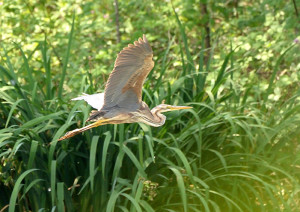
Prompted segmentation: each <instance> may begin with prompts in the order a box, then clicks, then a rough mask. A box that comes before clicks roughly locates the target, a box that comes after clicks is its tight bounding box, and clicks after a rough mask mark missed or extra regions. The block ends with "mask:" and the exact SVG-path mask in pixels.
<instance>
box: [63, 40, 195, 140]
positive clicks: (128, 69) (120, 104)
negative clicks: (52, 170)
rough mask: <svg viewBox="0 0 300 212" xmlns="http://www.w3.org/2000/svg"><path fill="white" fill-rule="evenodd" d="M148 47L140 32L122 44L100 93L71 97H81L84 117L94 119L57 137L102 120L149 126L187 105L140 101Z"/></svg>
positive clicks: (148, 61)
mask: <svg viewBox="0 0 300 212" xmlns="http://www.w3.org/2000/svg"><path fill="white" fill-rule="evenodd" d="M152 58H153V52H152V48H151V46H150V45H149V43H148V40H147V39H146V36H145V35H143V39H141V38H139V39H138V41H135V42H134V45H133V44H129V45H128V47H125V48H124V49H123V50H122V51H121V52H120V53H119V54H118V56H117V59H116V61H115V65H114V69H113V71H112V73H111V74H110V76H109V78H108V81H107V84H106V87H105V90H104V93H99V94H92V95H87V94H85V95H83V96H80V97H77V98H74V99H72V100H85V101H86V102H87V103H88V104H90V105H91V106H92V107H93V108H95V109H97V110H94V111H92V112H91V114H90V117H89V118H88V119H87V120H86V121H91V122H94V123H92V124H90V125H87V126H85V127H82V128H79V129H75V130H72V131H69V132H67V133H66V134H65V135H64V136H62V137H61V138H60V139H59V141H61V140H64V139H67V138H70V137H73V136H74V135H77V134H79V133H81V132H84V131H86V130H88V129H91V128H94V127H98V126H100V125H105V124H121V123H134V122H142V123H145V124H148V125H150V126H153V127H159V126H162V125H163V124H164V123H165V120H166V116H164V115H163V114H162V113H163V112H167V111H172V110H182V109H189V108H192V107H188V106H173V105H167V104H160V105H158V106H156V107H154V108H153V109H152V110H150V109H149V107H148V105H147V104H146V103H145V102H143V101H142V87H143V84H144V81H145V79H146V77H147V75H148V74H149V72H150V71H151V70H152V68H153V66H154V61H153V60H152Z"/></svg>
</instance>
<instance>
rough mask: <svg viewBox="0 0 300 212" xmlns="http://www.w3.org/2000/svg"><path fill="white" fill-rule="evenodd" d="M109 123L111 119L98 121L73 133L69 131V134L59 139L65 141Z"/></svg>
mask: <svg viewBox="0 0 300 212" xmlns="http://www.w3.org/2000/svg"><path fill="white" fill-rule="evenodd" d="M107 121H109V119H102V120H98V121H96V122H95V123H93V124H90V125H87V126H85V127H82V128H79V129H75V130H72V131H69V132H67V133H66V134H65V135H64V136H62V137H61V138H60V139H58V140H59V141H62V140H65V139H67V138H71V137H73V136H75V135H77V134H79V133H81V132H84V131H86V130H88V129H91V128H94V127H98V126H100V125H105V124H107Z"/></svg>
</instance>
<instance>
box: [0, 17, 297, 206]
mask: <svg viewBox="0 0 300 212" xmlns="http://www.w3.org/2000/svg"><path fill="white" fill-rule="evenodd" d="M175 14H176V13H175ZM176 20H177V23H178V28H179V30H180V35H178V37H174V38H172V39H171V41H170V43H169V44H168V47H167V48H166V50H165V51H164V52H162V53H161V55H162V56H161V57H158V59H157V61H156V62H157V63H156V66H155V69H154V70H153V71H152V73H155V72H157V73H158V74H159V77H158V80H157V79H156V78H155V75H154V74H150V75H149V77H148V79H147V81H146V82H145V86H144V100H145V101H146V102H147V103H148V104H149V106H150V107H154V106H155V105H157V104H160V103H161V102H162V101H163V100H166V103H168V104H176V105H191V106H193V109H192V110H186V111H183V112H173V113H169V114H167V121H166V123H165V125H163V126H162V127H159V128H152V127H149V126H146V125H144V124H122V125H104V126H101V127H98V128H96V129H92V130H90V131H87V132H85V133H83V134H81V135H77V136H75V137H73V138H71V139H69V140H66V141H62V142H58V141H57V139H58V138H59V137H60V136H62V135H63V134H64V133H65V132H66V131H67V130H70V129H75V128H77V127H82V126H84V125H85V120H86V118H87V117H88V114H89V111H90V108H89V106H87V105H86V104H85V103H83V102H77V103H74V102H71V101H69V99H71V98H72V97H74V96H76V95H79V93H80V92H79V91H73V92H72V93H67V92H66V91H64V90H63V84H68V80H69V78H71V76H69V74H68V71H69V70H68V68H67V67H68V66H67V62H68V61H69V60H72V55H71V54H70V53H69V52H70V48H72V47H71V44H72V43H73V39H74V38H73V36H72V35H73V33H75V32H74V31H73V30H74V29H73V26H74V17H73V24H72V27H71V28H72V29H71V32H70V34H69V41H68V44H69V45H68V47H67V51H66V54H65V57H64V58H63V61H64V66H63V69H62V72H61V74H59V75H58V76H56V77H54V76H53V73H52V72H51V66H50V64H51V57H50V55H48V51H47V49H48V48H50V47H49V46H48V44H47V42H46V41H45V42H40V43H39V46H38V48H36V49H34V50H33V52H32V54H33V53H34V52H35V51H40V52H41V55H42V58H41V61H42V62H43V67H44V70H45V74H46V75H45V78H41V77H40V76H41V75H42V74H43V73H42V71H41V70H39V71H35V73H34V72H33V71H32V68H31V60H30V56H26V55H25V54H24V52H23V51H22V47H21V46H19V45H16V48H18V49H19V50H20V60H23V62H22V63H23V64H22V67H21V68H20V70H16V69H15V67H14V64H12V63H11V62H10V61H11V60H10V56H9V54H8V52H7V50H6V49H5V45H3V47H4V51H3V53H2V55H1V56H2V60H1V65H0V72H1V75H0V80H1V81H0V85H1V86H0V98H1V102H0V119H1V122H0V126H1V129H0V149H1V151H0V156H1V168H0V171H1V176H0V190H1V194H0V195H1V196H0V197H1V198H0V207H1V208H3V207H6V206H7V205H8V204H9V207H8V210H9V211H24V210H25V211H26V210H32V211H38V210H40V209H43V210H47V211H50V210H53V211H54V210H56V211H64V210H66V211H92V210H93V211H99V210H100V209H101V210H102V211H103V210H104V209H105V211H107V212H110V211H130V212H134V211H149V212H150V211H151V212H152V211H184V212H186V211H296V210H297V208H298V207H299V203H298V199H299V195H298V190H299V186H300V185H299V180H298V179H299V174H300V173H299V170H298V168H297V167H298V166H299V154H298V153H299V151H298V150H297V148H298V141H297V137H298V136H299V132H300V131H299V126H300V125H299V123H300V116H299V110H300V106H299V94H300V91H299V90H295V91H293V94H290V95H289V97H288V98H286V99H282V100H281V101H279V102H277V103H274V102H271V101H270V100H268V98H267V95H269V94H270V89H272V85H274V83H276V82H274V76H275V75H276V72H277V71H278V65H279V64H280V63H281V61H282V59H283V58H284V57H286V55H287V54H288V51H286V52H284V53H283V54H282V55H281V56H280V57H279V58H278V59H277V63H276V66H275V67H274V73H273V75H272V76H271V79H270V83H269V86H268V89H267V91H266V93H261V92H259V91H257V90H255V89H254V88H253V87H254V86H255V85H253V84H251V82H250V83H249V84H248V85H247V86H248V87H246V88H243V89H241V88H239V83H238V80H239V79H238V78H236V77H235V72H236V70H235V69H234V64H235V60H234V59H233V56H234V51H231V52H228V53H227V56H225V57H224V60H223V61H222V62H221V63H222V65H220V66H218V68H217V70H214V68H213V67H214V66H213V65H214V59H213V53H212V54H211V56H210V58H209V61H210V62H209V64H208V65H204V61H203V58H204V51H203V50H201V51H200V52H190V50H189V40H188V36H187V35H186V33H185V28H184V26H183V25H182V24H181V22H180V20H179V18H177V19H176ZM175 39H176V40H180V42H179V44H178V45H179V48H180V55H181V58H180V60H181V61H182V66H181V67H180V69H179V70H176V71H177V72H176V76H174V82H172V83H170V80H168V76H166V75H168V73H167V72H168V67H169V62H167V58H168V55H169V52H170V47H171V46H172V43H173V42H174V40H175ZM215 45H217V44H215ZM290 48H292V47H290ZM290 48H287V49H288V50H289V49H290ZM211 52H213V51H211ZM32 54H31V55H32ZM194 54H195V55H198V56H199V57H197V59H194V57H192V55H194ZM178 57H179V56H178ZM170 63H172V61H171V62H170ZM219 63H220V62H219ZM195 64H197V66H198V68H197V67H196V65H195ZM40 72H41V73H40ZM18 75H20V77H19V76H18ZM21 76H27V78H25V77H24V78H22V77H21ZM87 78H88V76H86V78H84V79H87ZM53 79H55V80H53ZM208 79H214V83H211V82H210V81H209V80H208ZM25 82H28V83H25ZM153 82H154V83H153ZM81 83H82V86H81V87H82V88H83V89H85V88H88V85H87V82H86V80H82V82H81ZM54 85H59V86H58V90H57V89H56V87H55V86H54ZM68 86H71V85H70V84H68ZM262 100H263V101H262ZM270 105H271V106H270Z"/></svg>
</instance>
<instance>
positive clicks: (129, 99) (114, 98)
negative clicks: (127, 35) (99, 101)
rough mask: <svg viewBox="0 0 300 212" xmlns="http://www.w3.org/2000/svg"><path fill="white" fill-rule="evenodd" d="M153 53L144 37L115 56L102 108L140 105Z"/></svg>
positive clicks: (152, 63) (152, 64)
mask: <svg viewBox="0 0 300 212" xmlns="http://www.w3.org/2000/svg"><path fill="white" fill-rule="evenodd" d="M152 58H153V52H152V49H151V46H150V45H149V43H148V41H147V39H146V36H145V35H143V40H142V39H141V38H139V39H138V41H135V42H134V45H133V44H129V45H128V47H125V48H124V49H123V50H122V51H121V52H120V53H119V54H118V56H117V59H116V61H115V66H114V69H113V71H112V73H111V74H110V76H109V78H108V81H107V84H106V87H105V91H104V106H103V108H109V107H112V106H115V105H119V106H129V107H130V105H134V104H136V103H140V102H141V101H142V100H141V98H142V87H143V84H144V81H145V79H146V77H147V75H148V74H149V72H150V71H151V70H152V68H153V66H154V62H153V60H152Z"/></svg>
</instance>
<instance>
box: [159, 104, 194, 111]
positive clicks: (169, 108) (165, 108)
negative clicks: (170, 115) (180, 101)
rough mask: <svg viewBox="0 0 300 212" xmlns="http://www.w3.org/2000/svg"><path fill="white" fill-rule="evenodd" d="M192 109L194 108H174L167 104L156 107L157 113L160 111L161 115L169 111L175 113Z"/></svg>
mask: <svg viewBox="0 0 300 212" xmlns="http://www.w3.org/2000/svg"><path fill="white" fill-rule="evenodd" d="M190 108H193V107H189V106H174V105H167V104H160V105H157V106H156V107H155V109H156V110H157V111H159V112H160V113H163V112H168V111H173V110H183V109H190Z"/></svg>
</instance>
